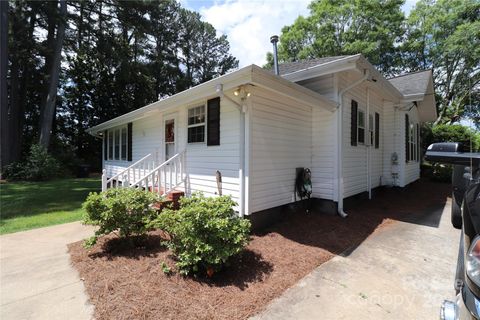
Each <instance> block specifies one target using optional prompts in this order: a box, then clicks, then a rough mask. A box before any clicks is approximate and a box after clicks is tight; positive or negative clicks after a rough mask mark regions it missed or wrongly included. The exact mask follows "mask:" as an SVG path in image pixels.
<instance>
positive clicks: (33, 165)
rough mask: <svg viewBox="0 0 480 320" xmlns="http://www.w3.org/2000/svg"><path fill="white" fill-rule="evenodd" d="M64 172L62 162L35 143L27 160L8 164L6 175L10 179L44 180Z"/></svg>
mask: <svg viewBox="0 0 480 320" xmlns="http://www.w3.org/2000/svg"><path fill="white" fill-rule="evenodd" d="M61 174H62V170H61V166H60V163H59V162H58V161H57V160H56V159H55V158H54V157H52V156H51V155H50V154H49V153H48V152H47V149H45V148H44V147H43V146H41V145H38V144H34V145H32V146H31V148H30V152H29V154H28V157H27V159H26V161H25V162H15V163H12V164H10V165H8V166H7V167H6V168H5V170H4V175H5V177H6V178H7V179H10V180H27V181H42V180H49V179H53V178H56V177H58V176H59V175H61Z"/></svg>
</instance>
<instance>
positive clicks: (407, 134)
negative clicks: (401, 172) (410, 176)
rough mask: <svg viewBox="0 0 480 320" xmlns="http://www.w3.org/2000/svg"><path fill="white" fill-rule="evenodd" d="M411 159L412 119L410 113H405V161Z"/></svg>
mask: <svg viewBox="0 0 480 320" xmlns="http://www.w3.org/2000/svg"><path fill="white" fill-rule="evenodd" d="M409 160H410V121H409V120H408V114H406V115H405V162H408V161H409Z"/></svg>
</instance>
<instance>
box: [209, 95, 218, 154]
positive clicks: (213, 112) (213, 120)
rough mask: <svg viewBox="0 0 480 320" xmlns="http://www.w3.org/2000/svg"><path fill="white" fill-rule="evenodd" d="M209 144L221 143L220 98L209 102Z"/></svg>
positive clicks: (216, 144)
mask: <svg viewBox="0 0 480 320" xmlns="http://www.w3.org/2000/svg"><path fill="white" fill-rule="evenodd" d="M207 108H208V110H207V146H219V145H220V98H219V97H218V98H214V99H210V100H208V102H207Z"/></svg>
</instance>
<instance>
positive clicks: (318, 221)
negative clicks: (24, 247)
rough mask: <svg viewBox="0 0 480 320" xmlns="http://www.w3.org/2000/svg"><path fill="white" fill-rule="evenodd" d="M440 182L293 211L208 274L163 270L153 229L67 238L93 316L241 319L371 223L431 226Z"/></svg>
mask: <svg viewBox="0 0 480 320" xmlns="http://www.w3.org/2000/svg"><path fill="white" fill-rule="evenodd" d="M449 190H450V189H449V186H448V185H447V184H435V183H430V182H419V183H415V184H413V185H411V186H410V187H408V188H407V189H406V190H392V189H384V190H381V191H379V192H378V193H377V194H376V195H375V200H374V201H368V200H363V201H358V203H357V204H356V205H355V206H354V207H353V208H350V209H349V211H348V213H349V217H348V218H347V219H342V218H340V217H338V216H331V215H326V214H321V213H319V212H312V213H310V214H305V213H304V212H298V213H297V214H295V215H292V216H289V217H288V219H286V220H284V221H282V222H280V223H278V224H277V225H275V226H272V227H271V228H269V229H268V230H266V231H264V232H263V233H261V234H255V235H253V236H252V241H251V242H250V244H249V246H248V247H247V249H246V250H245V252H244V253H243V254H241V255H240V256H238V257H235V258H234V259H232V261H231V262H230V266H229V267H228V268H226V269H225V270H224V271H223V272H220V273H218V274H215V275H214V277H213V278H212V279H206V278H188V277H182V276H180V275H178V274H177V273H173V274H171V275H166V274H165V273H164V272H163V271H162V263H165V264H166V265H168V266H170V267H172V268H173V266H174V261H173V260H172V257H171V256H170V253H169V252H168V250H165V249H164V248H162V247H161V246H160V245H159V242H160V236H161V234H160V233H158V232H156V233H155V232H154V233H151V234H150V235H149V236H148V237H146V238H144V239H140V240H139V241H137V243H136V244H135V245H136V249H135V250H128V249H119V248H121V246H119V245H118V243H115V242H118V239H114V238H113V237H104V238H103V239H101V240H100V241H99V243H98V244H97V245H96V246H95V247H94V248H92V249H90V250H85V249H83V247H82V244H81V242H76V243H73V244H71V245H69V251H70V254H71V258H72V263H73V265H74V266H75V268H76V269H77V270H78V271H79V272H80V275H81V277H82V278H83V279H84V281H85V286H86V289H87V292H88V294H89V296H90V301H91V302H92V303H93V304H94V305H95V318H96V319H158V318H161V319H231V320H233V319H246V318H248V317H249V316H252V315H254V314H256V313H258V312H260V311H261V310H263V308H264V307H265V306H266V305H267V304H268V303H269V302H270V301H271V300H272V299H274V298H276V297H278V296H280V295H281V294H282V293H283V292H284V291H285V290H286V289H287V288H289V287H291V286H292V285H294V284H295V283H296V282H297V281H299V280H300V279H301V278H303V277H304V276H306V275H307V274H308V273H310V272H311V271H312V270H313V269H314V268H316V267H317V266H319V265H320V264H322V263H324V262H326V261H328V260H329V259H331V258H332V257H334V256H335V255H337V254H340V253H342V254H344V255H348V254H349V252H351V251H353V250H354V249H355V248H356V247H357V246H358V245H359V244H360V243H361V242H362V241H363V240H365V239H366V238H367V237H368V235H370V234H371V233H372V232H374V231H375V230H379V229H384V230H387V228H388V225H390V224H392V223H395V220H403V221H408V222H413V223H426V224H431V225H432V226H433V225H435V223H436V221H431V219H429V217H430V216H431V214H430V213H431V212H432V209H433V208H436V207H437V206H438V207H440V206H442V205H443V204H444V203H445V200H446V197H447V195H448V193H449Z"/></svg>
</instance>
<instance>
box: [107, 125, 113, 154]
mask: <svg viewBox="0 0 480 320" xmlns="http://www.w3.org/2000/svg"><path fill="white" fill-rule="evenodd" d="M108 159H109V160H112V159H113V131H111V130H109V131H108Z"/></svg>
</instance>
